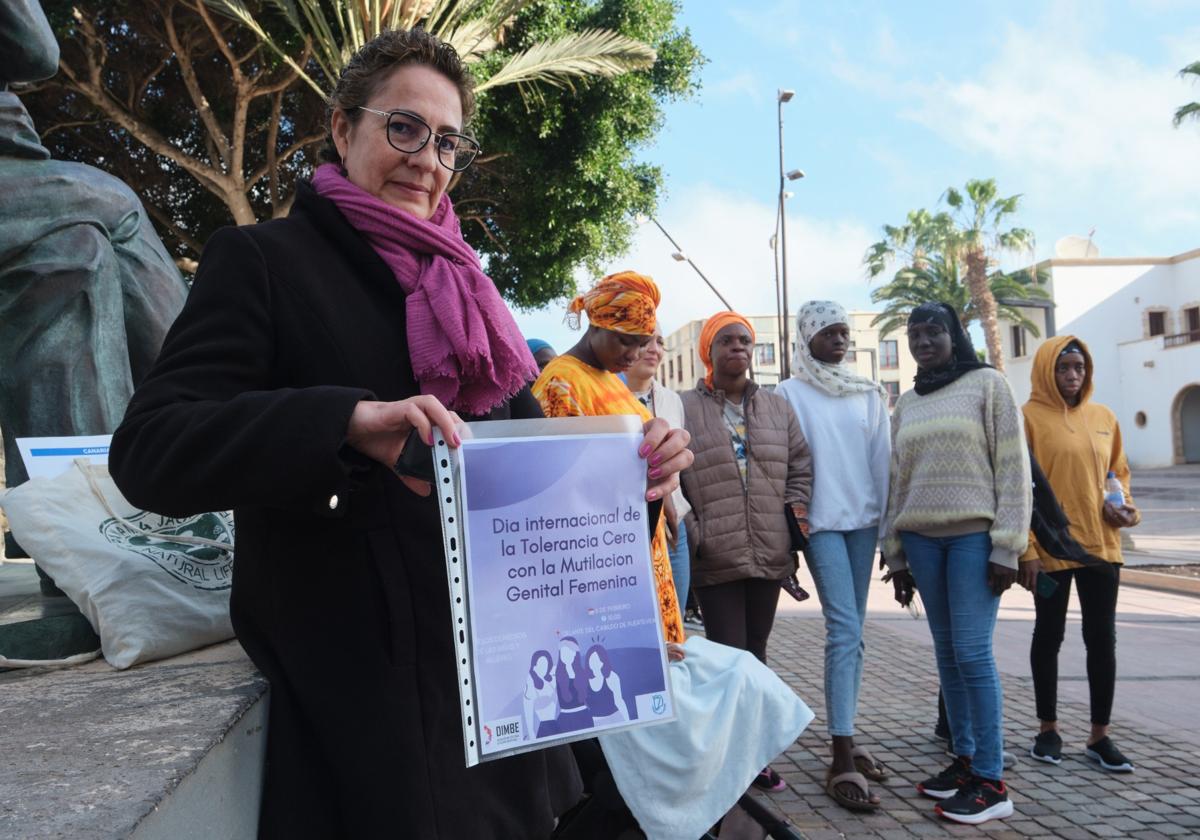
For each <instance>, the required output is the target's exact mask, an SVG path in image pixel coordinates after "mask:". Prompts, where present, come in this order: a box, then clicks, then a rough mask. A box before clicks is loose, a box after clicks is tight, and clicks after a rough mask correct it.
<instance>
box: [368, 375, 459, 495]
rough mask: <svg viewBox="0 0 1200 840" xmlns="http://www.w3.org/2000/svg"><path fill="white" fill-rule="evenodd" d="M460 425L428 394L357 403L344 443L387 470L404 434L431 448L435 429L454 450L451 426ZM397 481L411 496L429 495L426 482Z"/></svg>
mask: <svg viewBox="0 0 1200 840" xmlns="http://www.w3.org/2000/svg"><path fill="white" fill-rule="evenodd" d="M460 422H462V421H461V420H460V419H459V417H458V415H457V414H455V413H454V412H453V411H450V410H449V409H447V408H446V407H445V406H443V405H442V404H441V403H440V402H438V401H437V399H436V398H435V397H431V396H429V395H428V394H422V395H421V396H418V397H409V398H408V399H406V400H397V401H395V402H380V401H378V400H360V401H359V403H358V405H356V406H354V412H353V413H352V414H351V415H350V423H349V424H348V425H347V426H346V443H348V444H350V446H352V447H354V448H355V449H356V450H358V451H359V452H361V453H362V454H363V455H366V456H367V457H368V458H371V459H372V460H375V461H378V462H379V463H381V464H383V465H384V466H385V467H387V468H388V469H389V470H390V469H392V468H393V467H394V466H395V464H396V461H397V460H398V459H399V458H400V453H401V452H403V451H404V443H405V441H407V440H408V433H409V432H411V431H412V430H413V429H416V430H417V432H418V434H420V435H421V440H423V441H425V443H426V444H428V445H429V446H432V445H433V427H434V426H437V427H438V428H439V429H441V430H442V435H443V436H444V437H445V438H446V443H448V444H449V445H450V446H452V447H456V446H458V445H459V443H461V440H460V439H459V437H458V432H457V431H456V430H455V424H456V423H460ZM401 480H402V481H404V483H405V484H406V485H407V486H408V488H409V489H410V490H412V491H413V492H414V493H418V494H419V495H422V496H428V495H429V493H430V490H431V488H430V486H429V483H428V482H426V481H421V480H419V479H415V478H410V477H408V476H402V477H401Z"/></svg>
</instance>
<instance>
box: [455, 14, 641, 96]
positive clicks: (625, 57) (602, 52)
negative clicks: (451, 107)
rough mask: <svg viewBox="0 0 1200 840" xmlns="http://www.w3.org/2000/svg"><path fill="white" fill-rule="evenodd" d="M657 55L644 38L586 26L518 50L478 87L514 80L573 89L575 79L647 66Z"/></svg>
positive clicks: (507, 82)
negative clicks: (639, 39)
mask: <svg viewBox="0 0 1200 840" xmlns="http://www.w3.org/2000/svg"><path fill="white" fill-rule="evenodd" d="M656 59H657V55H656V54H655V52H654V49H653V48H652V47H650V46H648V45H647V44H643V43H642V42H641V41H638V40H636V39H634V38H630V37H628V36H625V35H622V34H620V33H618V32H613V31H611V30H607V29H586V30H584V31H582V32H575V33H571V34H569V35H564V36H562V37H559V38H555V39H553V40H549V41H543V42H541V43H538V44H534V45H533V46H532V47H530V48H529V49H527V50H525V51H524V52H520V53H517V54H516V55H514V56H513V57H512V58H510V59H509V60H508V61H507V62H506V63H505V64H504V66H502V67H501V68H500V69H499V70H497V71H496V72H495V73H494V74H493V75H492V76H491V77H489V78H488V79H486V80H484V81H483V82H481V83H480V84H479V85H477V86H476V87H475V90H476V91H477V92H483V91H485V90H488V89H489V88H494V87H499V86H500V85H511V84H515V85H518V86H522V88H524V86H525V85H530V84H538V83H541V84H548V85H553V86H554V87H566V88H572V89H573V87H574V85H573V84H572V80H574V79H578V78H584V77H588V76H599V77H604V78H608V77H612V76H620V75H622V74H624V73H628V72H630V71H633V70H646V69H649V68H650V67H653V66H654V62H655V60H656ZM522 93H523V94H524V93H525V90H524V89H522Z"/></svg>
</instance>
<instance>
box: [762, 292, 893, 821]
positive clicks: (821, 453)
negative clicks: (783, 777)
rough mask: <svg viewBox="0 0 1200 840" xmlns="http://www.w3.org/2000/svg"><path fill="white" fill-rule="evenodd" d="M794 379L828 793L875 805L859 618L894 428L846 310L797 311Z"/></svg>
mask: <svg viewBox="0 0 1200 840" xmlns="http://www.w3.org/2000/svg"><path fill="white" fill-rule="evenodd" d="M796 335H797V339H798V341H797V343H796V352H795V356H794V358H793V360H792V377H791V378H790V379H788V380H786V381H785V382H782V383H780V385H779V387H778V389H776V392H775V393H777V394H780V395H781V396H783V397H786V398H787V401H788V402H789V403H791V405H792V408H793V409H795V411H796V415H797V417H798V418H799V420H800V428H801V430H802V431H803V432H804V436H805V437H806V438H807V439H808V444H809V448H810V449H811V450H812V458H813V492H812V500H811V502H810V503H809V510H808V517H809V526H810V535H809V543H808V548H807V549H805V552H804V556H805V559H806V560H807V561H808V568H809V570H810V571H811V572H812V576H813V580H814V581H815V582H816V584H817V595H818V596H819V597H820V599H821V611H822V613H823V614H824V616H825V716H826V722H827V726H828V729H829V735H830V738H831V741H832V743H831V746H830V751H831V753H832V758H833V760H832V763H831V766H830V768H829V775H828V777H827V779H826V783H825V790H826V792H828V794H829V795H830V796H831V797H832V798H833V799H834V801H836V802H837V803H838V804H840V805H842V806H843V807H846V808H849V809H851V810H857V811H873V810H875V809H877V808H878V807H879V798H878V797H877V796H875V795H874V794H873V793H871V791H870V788H869V786H868V779H869V780H870V781H875V782H881V781H883V780H884V779H885V778H887V776H886V773H885V771H884V769H883V767H882V766H881V765H880V764H879V763H878V762H876V761H875V760H874V759H873V758H872V757H871V754H870V753H869V752H868V751H867V750H866V748H864V747H858V746H855V744H854V719H855V717H856V715H857V711H858V689H859V685H860V683H861V681H862V666H863V650H864V646H863V621H864V620H865V618H866V612H867V588H868V586H869V585H870V583H871V568H872V566H873V565H874V562H875V547H876V544H877V542H878V538H879V523H880V521H881V520H882V519H883V515H884V509H885V507H886V506H887V493H888V467H889V463H890V457H891V432H890V426H889V420H888V411H887V393H886V392H885V391H884V390H883V388H882V387H881V386H880V385H879V384H878V383H876V382H874V381H872V380H870V379H867V378H866V377H863V376H859V375H858V374H856V373H855V372H854V371H853V370H851V369H850V368H848V367H845V366H843V365H842V361H843V360H844V359H845V358H846V353H847V351H849V349H850V326H849V323H848V321H847V317H846V310H845V309H843V308H842V307H841V306H839V305H838V304H836V303H834V302H833V301H828V300H812V301H809V302H808V303H805V304H804V305H802V306H801V307H800V311H799V313H798V314H797V316H796Z"/></svg>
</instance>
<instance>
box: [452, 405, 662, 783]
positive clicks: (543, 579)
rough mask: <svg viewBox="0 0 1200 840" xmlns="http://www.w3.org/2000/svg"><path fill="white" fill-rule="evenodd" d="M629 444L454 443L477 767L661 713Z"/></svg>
mask: <svg viewBox="0 0 1200 840" xmlns="http://www.w3.org/2000/svg"><path fill="white" fill-rule="evenodd" d="M517 422H521V421H517ZM534 422H538V423H539V424H540V426H541V427H543V428H544V427H546V426H547V425H548V424H553V423H557V422H561V421H534ZM487 425H491V424H487ZM514 425H515V424H514ZM568 428H571V427H570V426H568ZM641 439H642V436H641V432H640V429H639V430H638V431H637V432H636V433H619V434H592V435H561V436H548V435H539V436H536V437H510V438H500V439H491V440H478V439H477V440H464V442H463V445H462V447H461V449H460V451H459V465H460V472H459V488H458V489H459V493H460V494H461V495H460V502H461V510H462V516H463V531H464V534H463V535H464V542H465V548H466V551H465V557H464V561H465V563H466V574H465V578H466V600H467V610H466V613H467V623H468V624H469V645H468V648H469V651H468V652H469V658H470V660H471V666H472V667H471V671H472V672H473V676H474V687H473V688H474V691H473V693H474V697H475V710H476V711H477V713H478V720H477V722H476V725H475V727H474V728H475V735H476V737H477V739H478V740H477V741H476V744H477V750H478V759H479V760H487V759H488V758H497V757H500V756H501V755H510V754H512V753H514V752H522V751H526V750H530V749H539V748H544V747H545V746H548V745H550V744H555V743H565V742H567V741H573V740H579V739H582V738H589V737H592V736H593V735H594V734H595V733H597V732H601V731H605V730H613V729H618V728H627V727H630V726H637V725H645V724H647V723H655V722H665V721H667V720H671V719H672V718H673V717H674V713H673V709H672V702H671V693H670V689H669V680H668V678H667V663H666V656H665V641H664V638H663V632H662V623H661V621H660V619H659V610H658V598H657V592H656V588H655V582H654V575H653V571H652V566H651V560H650V535H649V530H648V525H647V521H646V516H647V510H646V503H645V501H644V493H645V488H646V479H645V470H646V463H645V461H644V460H642V459H641V458H640V457H638V454H637V447H638V446H640V445H641ZM469 741H470V738H468V742H469ZM468 745H469V744H468ZM471 751H472V750H471V749H470V748H468V756H470V753H471ZM468 760H470V758H469V757H468ZM471 763H474V762H471Z"/></svg>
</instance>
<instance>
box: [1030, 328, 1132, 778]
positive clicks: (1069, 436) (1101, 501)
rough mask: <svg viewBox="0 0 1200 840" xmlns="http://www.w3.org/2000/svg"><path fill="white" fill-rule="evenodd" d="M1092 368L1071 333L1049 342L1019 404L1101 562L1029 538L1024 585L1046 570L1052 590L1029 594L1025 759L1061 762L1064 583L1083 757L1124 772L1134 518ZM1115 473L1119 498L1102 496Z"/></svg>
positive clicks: (1037, 452) (1075, 522) (1115, 431)
mask: <svg viewBox="0 0 1200 840" xmlns="http://www.w3.org/2000/svg"><path fill="white" fill-rule="evenodd" d="M1093 376H1094V367H1093V362H1092V356H1091V353H1089V352H1088V348H1087V345H1086V344H1084V343H1083V342H1082V341H1080V340H1079V339H1078V338H1076V337H1074V336H1070V335H1064V336H1058V337H1057V338H1052V339H1050V340H1049V341H1047V342H1046V343H1045V344H1043V345H1042V346H1041V347H1039V348H1038V351H1037V354H1036V355H1035V356H1034V359H1033V369H1032V371H1031V379H1032V384H1033V392H1032V395H1031V396H1030V398H1029V402H1027V403H1025V406H1024V413H1025V436H1026V438H1027V439H1028V441H1029V449H1030V451H1031V452H1032V454H1033V455H1034V457H1035V458H1037V460H1038V463H1040V464H1041V466H1042V469H1043V471H1044V472H1045V474H1046V478H1047V479H1048V480H1049V482H1050V486H1051V488H1053V490H1054V494H1055V495H1056V496H1057V497H1058V500H1059V502H1060V504H1061V505H1062V507H1063V510H1064V512H1065V513H1066V515H1067V518H1068V519H1069V520H1070V523H1071V524H1070V534H1071V536H1073V537H1074V538H1075V540H1076V541H1077V542H1078V543H1079V544H1080V545H1082V546H1083V548H1084V549H1085V550H1086V551H1087V553H1088V554H1089V555H1090V556H1091V557H1093V558H1099V559H1100V560H1103V561H1106V562H1104V563H1095V562H1092V563H1087V564H1086V565H1085V564H1082V563H1079V562H1071V561H1069V560H1061V559H1059V558H1057V557H1055V556H1053V555H1052V554H1051V553H1050V552H1048V551H1047V550H1046V549H1045V548H1044V547H1043V546H1042V545H1041V544H1040V543H1039V542H1038V541H1037V540H1036V539H1034V540H1031V542H1030V546H1029V550H1028V551H1027V552H1026V553H1025V555H1024V556H1023V557H1022V558H1021V583H1022V585H1024V586H1026V587H1027V588H1029V589H1031V590H1033V591H1034V592H1037V591H1038V590H1037V576H1038V572H1039V571H1044V572H1045V573H1046V574H1047V575H1049V577H1050V578H1051V579H1052V580H1053V581H1055V583H1057V584H1058V586H1057V588H1055V589H1054V591H1053V593H1052V594H1048V595H1041V594H1038V595H1035V597H1034V606H1035V608H1036V611H1037V620H1036V622H1035V624H1034V628H1033V643H1032V645H1031V646H1030V650H1029V662H1030V666H1031V668H1032V670H1033V689H1034V694H1035V696H1036V699H1037V715H1038V718H1039V719H1040V720H1041V727H1040V731H1039V733H1038V735H1037V737H1036V738H1035V739H1034V742H1033V746H1032V748H1031V749H1030V751H1029V754H1030V755H1031V756H1032V757H1033V758H1035V759H1037V760H1038V761H1044V762H1047V763H1049V764H1058V763H1059V762H1061V761H1062V736H1061V735H1060V734H1059V732H1058V710H1057V690H1058V651H1059V648H1060V647H1061V646H1062V641H1063V635H1064V633H1065V630H1066V622H1067V605H1068V603H1069V601H1070V599H1071V583H1072V581H1074V583H1075V587H1076V589H1077V590H1078V592H1079V609H1080V614H1081V618H1082V623H1083V641H1084V644H1085V645H1086V647H1087V674H1088V688H1089V690H1090V693H1091V724H1092V728H1091V733H1090V735H1089V737H1088V739H1087V749H1086V750H1084V753H1085V754H1086V755H1087V756H1088V757H1089V758H1091V759H1092V760H1094V761H1096V762H1098V763H1099V764H1100V766H1101V767H1103V768H1104V769H1105V770H1110V771H1112V772H1114V773H1128V772H1130V771H1132V770H1133V763H1132V762H1131V761H1130V760H1129V759H1128V758H1126V757H1125V756H1124V755H1123V754H1122V753H1121V751H1120V750H1119V749H1117V746H1116V744H1114V743H1113V741H1112V739H1111V738H1110V737H1109V734H1108V729H1109V721H1110V715H1111V712H1112V705H1113V693H1114V689H1115V685H1116V674H1117V659H1116V644H1117V636H1116V612H1117V590H1118V588H1119V586H1120V581H1121V564H1122V562H1123V558H1122V557H1121V534H1120V529H1121V528H1130V527H1133V526H1134V525H1137V524H1138V522H1139V521H1140V519H1141V515H1140V514H1139V513H1138V511H1137V509H1136V508H1135V507H1134V506H1133V497H1132V496H1131V495H1130V492H1129V463H1128V461H1126V459H1125V450H1124V448H1123V447H1122V445H1121V427H1120V425H1118V423H1117V418H1116V417H1115V416H1114V415H1113V413H1112V411H1111V410H1109V409H1108V407H1106V406H1103V405H1100V404H1098V403H1094V402H1091V396H1092V388H1093ZM1109 476H1112V477H1113V478H1114V479H1115V481H1116V484H1117V487H1115V488H1114V490H1115V492H1116V493H1118V494H1119V495H1120V496H1121V497H1122V498H1120V499H1116V498H1112V499H1110V498H1108V497H1107V495H1106V493H1105V483H1106V481H1108V480H1109Z"/></svg>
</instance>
